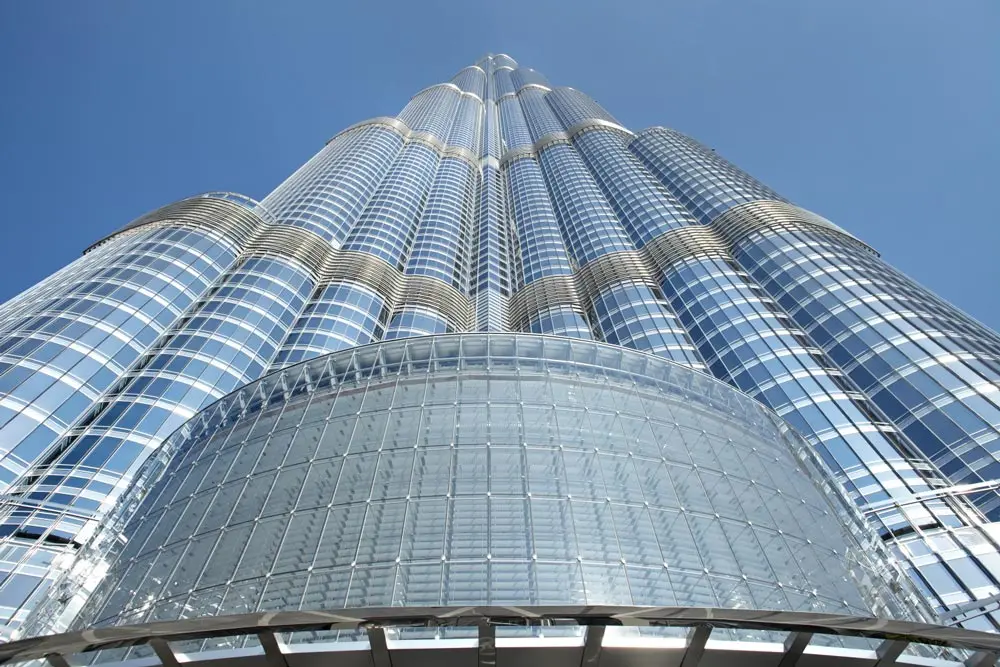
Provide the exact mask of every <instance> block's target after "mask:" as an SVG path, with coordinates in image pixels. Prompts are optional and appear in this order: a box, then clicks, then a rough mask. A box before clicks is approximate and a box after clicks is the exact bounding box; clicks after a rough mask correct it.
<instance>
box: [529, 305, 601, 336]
mask: <svg viewBox="0 0 1000 667" xmlns="http://www.w3.org/2000/svg"><path fill="white" fill-rule="evenodd" d="M528 331H530V332H531V333H537V334H549V335H551V336H567V337H569V338H583V339H587V340H592V339H593V338H594V335H593V333H591V331H590V325H588V324H587V318H586V316H585V315H584V314H583V313H581V312H578V311H577V310H575V309H573V308H570V307H569V306H555V307H552V308H546V309H545V310H543V311H541V312H539V313H536V314H535V315H534V316H532V318H531V321H530V322H529V323H528Z"/></svg>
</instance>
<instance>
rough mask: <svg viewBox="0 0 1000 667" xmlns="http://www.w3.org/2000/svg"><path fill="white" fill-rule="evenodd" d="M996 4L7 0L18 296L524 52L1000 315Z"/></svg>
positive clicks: (7, 292)
mask: <svg viewBox="0 0 1000 667" xmlns="http://www.w3.org/2000/svg"><path fill="white" fill-rule="evenodd" d="M998 35H1000V3H998V2H997V1H996V0H982V1H981V2H978V1H975V0H951V1H948V2H945V1H943V0H935V1H922V0H884V1H876V0H837V1H836V2H820V1H819V0H810V1H803V0H767V1H764V0H761V1H749V0H748V1H742V0H740V1H736V0H697V1H695V0H690V1H688V2H673V1H671V0H650V1H645V2H627V1H624V0H620V1H618V2H585V1H583V0H576V1H574V2H570V1H569V0H559V1H555V0H553V1H548V0H533V1H524V2H522V1H519V0H518V1H512V0H504V1H502V2H467V1H463V0H455V1H454V2H438V1H426V0H425V1H422V2H412V1H411V2H399V3H397V2H389V1H382V2H377V3H374V2H358V1H354V0H340V1H336V2H334V1H332V0H331V1H329V2H320V1H315V2H305V1H293V0H286V1H282V2H271V3H266V4H265V3H263V2H252V1H250V0H232V1H229V2H227V1H223V0H209V1H197V2H196V1H194V0H184V1H171V2H158V3H153V2H133V1H121V2H104V1H98V0H92V1H90V2H70V1H56V0H48V1H46V2H15V1H12V0H11V1H8V2H0V156H2V159H0V198H2V201H3V208H2V210H0V216H2V217H0V224H2V229H3V235H2V237H0V239H2V242H0V299H6V298H8V297H10V296H12V295H13V294H15V293H17V292H18V291H20V290H21V289H24V288H25V287H27V286H29V285H30V284H32V283H34V282H36V281H37V280H39V279H41V278H43V277H44V276H46V275H47V274H49V273H51V272H52V271H54V270H56V269H58V268H59V267H60V266H62V265H64V264H65V263H67V262H68V261H70V260H72V259H73V258H75V257H76V256H77V255H78V254H79V253H80V251H81V250H82V249H83V248H85V247H86V246H87V245H88V244H89V243H90V242H92V241H93V240H95V239H97V238H99V237H101V236H103V235H105V234H107V233H109V232H111V231H112V230H114V229H116V228H117V227H120V226H122V225H124V224H125V223H127V222H128V221H129V220H131V219H132V218H134V217H136V216H137V215H139V214H141V213H143V212H145V211H148V210H150V209H153V208H156V207H158V206H161V205H163V204H166V203H169V202H170V201H173V200H176V199H178V198H181V197H184V196H186V195H189V194H193V193H196V192H200V191H205V190H234V191H237V192H242V193H244V194H248V195H250V196H253V197H256V198H262V197H263V196H264V195H265V194H267V192H268V191H269V190H270V189H271V188H272V187H274V186H275V185H277V184H278V183H279V182H280V181H281V180H282V179H283V178H284V177H285V176H287V175H288V174H289V173H291V171H292V170H294V169H295V168H296V167H297V166H298V165H299V164H301V163H302V162H304V161H305V160H306V159H308V158H309V157H310V156H311V155H312V154H313V153H314V152H316V151H317V150H319V149H320V148H321V147H322V146H323V142H324V141H325V140H326V139H327V138H329V137H330V136H331V135H333V134H334V133H336V132H337V131H338V130H340V129H342V128H343V127H345V126H346V125H349V124H351V123H354V122H357V121H359V120H363V119H365V118H369V117H371V116H377V115H394V114H395V113H397V112H398V111H399V110H400V109H401V108H402V107H403V105H404V104H405V103H406V101H407V100H408V99H409V97H410V96H411V95H412V94H413V93H415V92H416V91H417V90H419V89H421V88H423V87H425V86H427V85H430V84H433V83H436V82H439V81H443V80H446V79H448V78H449V77H450V76H451V75H452V74H453V73H454V72H455V71H457V70H458V69H460V68H461V67H463V66H465V65H467V64H470V63H472V62H473V61H474V60H475V59H476V58H478V57H479V56H480V55H482V54H483V53H486V52H488V51H492V52H506V53H509V54H510V55H512V56H513V57H514V58H516V59H517V60H518V61H519V62H520V63H521V64H522V65H526V66H530V67H534V68H536V69H538V70H540V71H542V72H544V73H545V74H546V75H547V76H548V77H549V78H550V79H551V80H552V81H553V82H555V83H557V84H559V85H569V86H574V87H577V88H580V89H582V90H584V91H585V92H587V93H589V94H590V95H591V96H593V97H594V98H596V99H597V100H598V101H599V102H601V103H602V104H604V105H605V106H606V107H607V108H608V109H609V110H610V111H611V112H612V113H613V114H615V115H616V116H617V117H618V118H619V119H620V120H621V121H622V122H623V123H625V124H626V125H628V126H630V127H631V128H633V129H641V128H643V127H647V126H649V125H668V126H672V127H675V128H678V129H680V130H682V131H684V132H687V133H689V134H691V135H693V136H695V137H697V138H698V139H700V140H701V141H703V142H704V143H706V144H708V145H710V146H712V147H714V148H716V149H717V150H718V151H719V153H721V154H722V155H725V156H726V157H728V158H730V159H731V160H733V161H734V162H736V163H737V164H739V165H740V166H742V167H743V168H745V169H747V170H748V171H750V172H751V173H753V174H754V175H756V176H757V177H759V178H760V179H762V180H763V181H765V182H766V183H768V184H769V185H771V186H772V187H774V188H775V189H777V190H778V191H779V192H781V193H782V194H784V195H785V196H787V197H789V198H791V199H792V200H793V201H795V202H797V203H799V204H800V205H802V206H805V207H807V208H810V209H812V210H815V211H817V212H818V213H820V214H822V215H824V216H826V217H828V218H830V219H832V220H833V221H835V222H837V223H838V224H840V225H841V226H843V227H846V228H847V229H848V230H850V231H852V232H853V233H855V234H856V235H858V236H860V237H861V238H863V239H865V240H866V241H867V242H869V243H870V244H872V245H873V246H875V247H876V248H878V249H879V250H880V251H881V252H882V254H883V256H884V257H885V258H886V259H888V261H890V262H891V263H893V264H894V265H896V266H897V267H899V268H901V269H902V270H904V271H905V272H907V273H909V274H910V275H911V276H913V277H914V278H916V279H917V280H918V281H920V282H922V283H923V284H925V285H927V286H929V287H931V288H932V289H934V290H935V291H937V292H938V293H939V294H940V295H942V296H943V297H945V298H947V299H949V300H951V301H952V302H954V303H956V304H958V305H959V306H960V307H962V308H964V309H965V310H966V311H968V312H969V313H970V314H972V315H973V316H975V317H977V318H978V319H980V320H982V321H984V322H986V323H987V324H989V325H991V326H993V327H995V328H997V327H1000V290H998V289H997V286H998V285H997V283H998V277H1000V268H998V261H997V254H998V248H1000V225H998V221H1000V215H998V206H997V204H996V201H997V193H998V192H1000V186H998V184H997V182H996V181H997V180H998V177H1000V128H998V120H1000V39H998V37H997V36H998Z"/></svg>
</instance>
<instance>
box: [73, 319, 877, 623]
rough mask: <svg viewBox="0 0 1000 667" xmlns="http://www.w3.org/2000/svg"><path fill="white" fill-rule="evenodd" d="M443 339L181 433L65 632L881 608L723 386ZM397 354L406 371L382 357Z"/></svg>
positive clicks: (794, 467)
mask: <svg viewBox="0 0 1000 667" xmlns="http://www.w3.org/2000/svg"><path fill="white" fill-rule="evenodd" d="M455 338H457V337H438V338H436V339H423V340H419V341H418V340H414V341H398V342H396V343H392V344H386V345H383V346H380V347H381V349H383V350H386V352H384V355H385V358H386V359H402V358H405V359H407V360H408V363H404V364H403V365H399V363H398V362H392V361H390V362H389V363H390V364H391V366H389V367H382V368H381V369H380V368H379V366H380V363H379V362H376V361H375V359H377V358H381V357H379V356H376V355H372V353H373V352H377V350H371V349H362V350H360V351H356V352H353V353H346V355H345V354H342V355H338V357H337V359H336V360H334V361H332V362H331V361H327V364H330V365H332V366H333V368H330V370H328V371H327V372H325V373H324V372H323V371H322V370H320V369H319V367H313V368H312V369H311V371H310V373H309V374H308V377H309V379H308V381H306V380H305V375H304V374H303V373H302V372H301V368H299V369H296V371H297V372H295V374H294V375H286V377H285V380H284V383H283V384H280V385H278V384H272V383H271V382H266V383H265V384H264V385H261V386H260V387H257V388H255V391H252V392H247V393H246V397H247V399H248V402H249V404H248V406H247V409H246V411H245V412H244V413H243V414H242V415H240V414H236V413H234V414H233V416H232V418H228V419H222V418H221V417H222V415H221V414H220V415H219V417H220V418H214V419H211V420H210V423H209V425H208V426H207V428H205V429H198V432H197V433H192V435H191V438H190V440H189V441H187V442H185V443H179V445H178V447H177V450H178V451H179V452H181V453H180V454H179V456H177V457H176V459H175V461H174V462H173V463H172V464H171V465H170V467H169V468H168V469H167V470H166V474H165V475H164V476H163V477H162V478H161V479H160V481H159V482H158V483H157V484H156V486H155V487H153V488H152V489H151V491H150V493H149V494H148V496H147V498H146V499H145V500H144V501H143V502H142V505H141V507H140V509H139V510H138V517H139V518H138V519H137V520H135V521H133V522H132V523H131V524H130V525H129V526H128V527H127V528H126V529H125V534H126V536H127V538H128V541H127V544H126V545H125V546H124V547H119V549H120V553H118V554H117V558H116V560H115V562H114V564H113V565H112V569H111V572H110V575H109V577H108V578H107V579H106V580H105V582H104V583H103V584H102V585H101V587H100V589H99V590H98V592H97V593H96V594H95V595H94V597H93V598H92V601H91V603H90V604H89V605H88V607H87V608H86V609H85V611H84V613H83V622H85V623H87V624H91V623H93V622H96V623H97V624H98V625H101V624H106V623H124V622H128V623H134V622H143V621H153V620H166V619H168V618H178V617H180V616H182V615H185V616H187V615H195V616H197V615H199V614H203V613H211V614H229V613H242V612H251V611H256V610H279V609H298V608H308V607H316V606H320V605H325V606H342V605H343V606H368V605H372V606H377V605H385V606H390V605H417V606H421V605H440V604H557V603H562V604H568V603H579V604H601V603H605V604H668V603H669V604H677V605H696V606H698V605H706V606H734V605H735V606H746V607H756V608H764V609H796V610H810V611H827V612H830V613H852V614H865V613H871V611H870V610H871V609H872V607H873V606H878V605H880V604H891V601H890V602H873V601H872V600H873V599H877V598H878V597H879V596H880V595H881V591H878V590H877V589H876V587H877V586H878V585H879V584H878V582H880V581H882V580H881V578H880V575H879V574H878V573H877V572H876V571H875V570H874V568H872V567H871V566H870V565H869V564H868V563H866V562H865V560H864V559H866V558H867V553H866V551H865V547H864V546H863V545H862V544H860V543H859V542H858V541H857V540H858V538H857V537H855V536H854V535H853V534H852V533H851V532H849V528H848V527H849V526H855V525H856V522H857V521H858V519H857V518H856V517H853V518H852V517H851V516H850V515H849V514H848V513H847V512H846V510H845V509H844V507H846V505H837V504H834V503H833V502H831V500H832V498H831V496H829V495H826V494H824V492H821V491H820V490H819V489H820V485H819V472H818V469H817V468H816V467H815V463H814V462H813V460H812V459H809V458H808V457H807V454H806V451H805V445H804V444H803V443H801V441H800V440H799V439H798V438H797V437H795V436H794V435H793V433H792V432H791V431H789V430H787V428H786V427H784V426H783V425H780V422H779V421H778V420H775V419H774V418H773V417H771V416H770V415H768V414H766V413H765V412H764V411H763V410H762V409H761V408H760V407H758V406H757V405H756V404H754V403H752V402H750V401H747V400H746V399H744V398H743V397H742V396H739V395H738V394H736V392H733V391H732V390H729V389H726V388H724V387H723V386H722V385H721V384H717V385H715V386H713V387H712V390H711V391H709V392H708V395H711V396H713V397H714V398H712V399H710V400H708V401H705V398H706V395H705V394H704V393H701V392H697V391H691V393H688V392H689V391H690V390H692V389H693V387H692V384H691V383H692V382H694V383H695V385H697V384H699V383H700V384H702V385H704V384H706V383H713V382H714V381H713V380H710V379H709V378H708V377H706V376H695V374H694V373H692V372H691V371H689V370H687V369H684V368H681V367H678V366H669V365H668V364H665V363H663V362H656V360H648V359H646V358H643V357H642V356H641V355H636V354H635V353H634V352H624V351H621V350H612V349H611V348H596V347H595V346H594V344H593V343H590V342H583V341H577V342H572V343H571V342H570V341H569V340H565V339H562V340H557V339H548V340H545V339H538V338H536V339H535V341H537V342H536V343H535V345H536V350H537V351H543V352H544V354H543V355H540V356H536V353H532V352H530V345H531V343H532V341H530V340H527V337H520V338H519V339H518V344H519V345H520V346H521V347H520V349H519V350H518V352H516V353H514V354H513V355H512V354H511V352H514V346H513V345H512V344H511V342H510V341H509V340H503V338H502V337H500V338H501V340H500V341H499V343H497V344H494V343H493V342H492V341H490V342H488V343H487V344H484V345H481V346H478V350H479V351H480V354H481V355H482V356H478V357H477V356H476V350H477V347H475V346H469V347H472V349H470V350H460V346H459V345H458V344H455V342H454V341H455ZM494 338H497V337H496V336H495V337H494ZM466 340H467V341H468V340H469V339H468V338H466ZM404 343H407V344H409V345H411V346H421V347H420V348H419V349H420V350H422V351H423V352H422V353H421V352H419V351H418V352H416V353H411V352H409V350H408V351H407V353H406V354H404V355H403V356H402V357H401V356H400V354H399V350H400V349H401V348H400V347H399V346H400V345H401V344H404ZM449 343H450V345H449ZM487 345H490V346H492V345H496V346H497V347H500V348H501V349H502V350H505V351H500V352H499V354H497V353H495V352H491V351H487ZM569 345H581V346H584V345H585V346H588V347H587V348H585V347H579V348H570V347H569ZM542 346H548V347H549V348H550V349H545V350H542V349H541V348H542ZM557 346H558V347H562V348H563V350H562V354H560V353H559V350H558V349H556V348H557ZM525 348H529V349H528V350H525ZM588 348H589V349H588ZM410 349H412V348H410ZM389 350H393V351H394V352H390V351H389ZM521 350H525V352H527V354H525V353H522V352H521ZM594 351H598V353H599V354H601V355H605V356H606V360H605V362H604V363H600V362H599V363H598V364H597V365H595V364H594V362H595V361H597V359H596V358H595V357H594V355H593V352H594ZM428 352H432V353H433V356H432V357H429V356H428ZM567 352H568V353H567ZM351 355H360V356H361V359H360V360H358V358H357V357H355V363H353V364H352V363H350V362H348V363H346V364H345V363H344V362H343V361H342V360H343V359H344V358H345V356H346V357H350V356H351ZM494 355H495V356H494ZM615 355H628V356H625V358H624V359H622V357H621V356H620V357H619V358H618V359H615ZM431 358H433V359H434V360H435V361H433V362H431V363H430V364H428V363H427V361H429V360H430V359H431ZM422 359H423V360H426V361H424V362H423V363H422V362H421V360H422ZM623 361H624V364H623V363H622V362H623ZM633 361H634V362H639V361H641V362H642V363H641V364H639V365H638V366H633V370H632V371H631V372H625V373H624V374H622V370H620V369H622V367H623V365H631V364H629V362H633ZM657 364H660V365H657ZM373 365H374V368H373ZM647 365H648V366H647ZM389 368H391V369H392V370H391V372H389V374H388V375H387V374H386V371H387V370H389ZM486 368H490V372H489V373H488V374H487V373H485V370H486ZM348 369H351V370H350V371H348ZM360 369H364V370H362V371H361V373H358V370H360ZM369 369H371V370H369ZM345 371H348V372H345ZM692 376H695V377H692ZM334 378H336V379H335V380H334ZM348 378H351V379H348ZM331 380H333V382H332V384H333V388H332V389H331V388H330V386H331ZM306 382H308V386H310V387H325V389H323V390H321V391H318V392H315V393H312V394H309V393H306V391H304V389H305V387H303V385H305V384H306ZM702 391H704V389H703V390H702ZM275 392H278V393H275ZM284 397H288V398H287V399H286V398H284ZM220 407H221V409H225V407H223V406H220ZM723 407H725V409H723ZM231 408H232V409H234V410H236V411H237V412H238V411H239V410H240V408H239V406H238V405H235V404H234V405H232V406H231ZM217 409H219V408H217ZM484 416H485V419H484V418H483V417H484ZM852 570H853V573H852ZM858 575H860V576H858ZM862 578H867V582H862V581H861V579H862ZM148 601H152V602H148Z"/></svg>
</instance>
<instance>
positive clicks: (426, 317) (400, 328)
mask: <svg viewBox="0 0 1000 667" xmlns="http://www.w3.org/2000/svg"><path fill="white" fill-rule="evenodd" d="M451 331H453V329H452V328H451V327H450V326H448V319H447V318H446V317H445V316H444V315H442V314H441V313H439V312H437V311H436V310H433V309H431V308H421V307H419V306H406V307H404V308H401V309H400V310H398V311H397V312H395V313H393V316H392V319H391V320H390V321H389V327H388V328H387V329H386V331H385V336H383V337H382V340H394V339H396V338H409V337H411V336H430V335H433V334H443V333H450V332H451Z"/></svg>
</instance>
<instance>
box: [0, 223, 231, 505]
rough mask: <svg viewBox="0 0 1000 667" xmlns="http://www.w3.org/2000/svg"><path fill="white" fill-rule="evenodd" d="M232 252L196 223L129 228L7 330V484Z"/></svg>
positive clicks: (1, 432)
mask: <svg viewBox="0 0 1000 667" xmlns="http://www.w3.org/2000/svg"><path fill="white" fill-rule="evenodd" d="M234 259H235V254H234V252H233V251H232V249H231V247H230V246H229V244H228V243H224V242H221V241H220V240H219V239H218V238H217V237H215V236H213V235H210V234H207V233H202V232H197V231H193V230H189V229H173V228H162V229H158V230H153V231H150V232H146V233H142V232H140V233H139V234H137V235H135V236H133V237H131V238H130V239H129V242H128V243H126V244H123V245H122V246H120V247H119V248H118V252H116V253H115V254H114V255H111V256H106V257H105V258H104V260H103V261H102V262H101V263H100V266H95V267H94V271H92V272H90V273H89V274H87V275H85V276H81V277H80V279H79V280H77V281H74V282H73V283H71V284H69V285H67V286H66V289H64V290H62V291H60V292H59V293H57V294H53V295H52V296H50V297H49V298H47V299H45V300H44V301H42V302H41V303H39V304H36V307H35V308H33V309H32V310H31V311H29V312H24V313H23V314H22V316H21V318H20V319H19V320H17V321H15V322H12V323H11V325H10V329H9V330H8V332H7V333H6V334H5V335H3V337H2V338H0V485H2V486H3V487H6V486H7V485H8V484H10V483H11V482H13V480H14V479H16V477H17V476H18V475H20V474H22V473H24V472H26V471H27V470H28V469H29V467H30V466H31V465H32V464H34V463H35V462H36V461H38V460H39V458H40V457H41V456H42V455H43V454H44V453H45V452H46V451H47V450H48V448H49V447H50V446H52V445H53V444H54V442H55V441H56V440H57V439H58V438H59V437H60V436H61V435H62V434H63V433H64V432H65V431H66V429H67V428H69V427H70V426H71V425H72V424H73V423H75V422H76V421H77V420H78V419H79V418H80V417H82V416H83V414H84V413H85V412H86V411H87V410H88V409H89V408H90V406H91V404H92V403H93V402H94V401H95V400H96V399H97V398H98V397H99V396H100V395H101V393H103V392H104V391H106V390H107V389H109V388H110V387H111V385H113V384H114V383H115V381H116V380H117V379H118V377H120V376H121V375H122V374H123V373H124V372H125V371H126V370H127V369H128V368H129V367H131V366H132V364H133V363H134V362H135V361H136V360H137V359H138V358H139V357H140V356H141V355H142V354H143V353H144V352H145V351H146V350H147V349H148V348H149V347H150V346H152V345H153V343H155V342H156V340H157V339H158V338H159V337H160V335H162V334H163V333H164V332H165V331H166V330H167V329H168V327H169V326H170V325H171V324H173V322H174V321H175V320H176V319H177V318H178V317H179V316H180V315H181V314H182V313H183V312H184V309H185V308H187V307H188V306H189V305H190V304H191V303H193V302H194V300H195V299H196V298H197V297H198V296H200V295H201V293H202V292H204V291H205V290H206V289H207V288H208V286H209V284H210V283H211V282H212V281H213V280H214V279H215V278H217V277H218V276H219V275H220V274H221V273H222V271H223V270H224V269H225V268H226V267H227V266H228V265H229V264H230V263H231V262H232V261H233V260H234Z"/></svg>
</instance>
